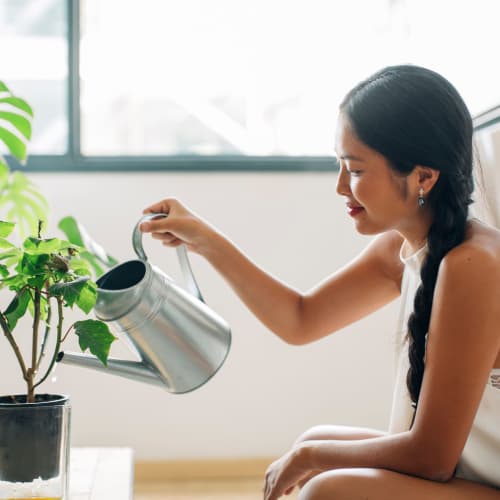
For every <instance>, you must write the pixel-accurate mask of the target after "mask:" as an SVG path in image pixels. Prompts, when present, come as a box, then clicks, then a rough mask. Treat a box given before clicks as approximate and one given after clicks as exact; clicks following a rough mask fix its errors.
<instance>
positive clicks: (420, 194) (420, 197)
mask: <svg viewBox="0 0 500 500" xmlns="http://www.w3.org/2000/svg"><path fill="white" fill-rule="evenodd" d="M424 205H425V198H424V188H420V190H419V192H418V206H419V207H420V208H422V207H423V206H424Z"/></svg>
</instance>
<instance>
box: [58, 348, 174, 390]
mask: <svg viewBox="0 0 500 500" xmlns="http://www.w3.org/2000/svg"><path fill="white" fill-rule="evenodd" d="M57 361H58V362H59V363H62V364H68V365H77V366H81V367H84V368H91V369H93V370H98V371H101V372H104V373H111V374H112V375H119V376H121V377H125V378H128V379H132V380H136V381H138V382H145V383H147V384H153V385H157V386H161V387H165V383H164V382H163V381H162V380H161V379H160V377H159V376H158V374H156V373H155V372H153V370H150V369H149V368H148V367H146V366H144V365H143V364H142V363H140V362H138V361H128V360H123V359H117V358H108V364H107V366H104V365H103V364H102V362H101V361H100V360H99V359H98V358H96V357H95V356H92V355H91V354H78V353H73V352H60V353H59V355H58V357H57Z"/></svg>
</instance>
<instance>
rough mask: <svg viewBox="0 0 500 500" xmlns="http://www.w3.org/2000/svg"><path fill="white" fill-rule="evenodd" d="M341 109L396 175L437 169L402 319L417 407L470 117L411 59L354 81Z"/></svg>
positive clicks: (464, 171) (462, 197)
mask: <svg viewBox="0 0 500 500" xmlns="http://www.w3.org/2000/svg"><path fill="white" fill-rule="evenodd" d="M340 111H341V112H342V113H343V114H344V116H345V117H346V118H347V120H348V121H349V123H350V125H351V127H352V130H353V131H354V133H355V134H356V136H357V137H358V138H359V139H360V140H361V141H362V142H363V143H365V144H366V145H367V146H368V147H370V148H371V149H374V150H375V151H377V152H379V153H380V154H382V155H383V156H384V157H385V158H386V159H387V161H388V163H389V165H390V167H391V168H392V169H393V171H394V172H395V173H396V174H398V175H401V176H407V175H409V174H410V173H411V172H412V171H413V169H414V168H415V166H416V165H422V166H426V167H430V168H432V169H436V170H438V171H439V172H440V174H439V177H438V180H437V182H436V184H435V185H434V186H433V188H432V189H431V191H430V192H429V194H428V198H427V199H426V204H427V205H428V206H429V208H430V210H431V213H432V223H431V226H430V229H429V233H428V235H427V246H428V253H427V256H426V258H425V259H424V262H423V264H422V268H421V272H420V277H421V285H420V286H419V288H418V289H417V292H416V294H415V299H414V304H413V312H412V314H411V315H410V317H409V320H408V340H409V346H408V356H409V362H410V369H409V371H408V375H407V379H406V383H407V387H408V391H409V393H410V396H411V399H412V401H413V403H414V404H415V405H416V404H417V401H418V397H419V394H420V389H421V386H422V379H423V375H424V368H425V361H424V360H425V346H426V336H427V332H428V329H429V322H430V317H431V310H432V300H433V295H434V289H435V286H436V279H437V274H438V270H439V265H440V263H441V260H442V259H443V257H444V256H445V255H446V254H447V253H448V252H449V251H450V250H451V249H452V248H454V247H456V246H457V245H459V244H460V243H462V242H463V241H464V238H465V230H466V223H467V216H468V207H469V205H470V203H472V200H471V195H472V191H473V188H474V186H473V176H472V164H473V159H472V158H473V146H472V133H473V126H472V119H471V116H470V113H469V111H468V109H467V106H466V105H465V103H464V101H463V99H462V98H461V97H460V95H459V93H458V92H457V90H456V89H455V88H454V87H453V86H452V85H451V84H450V82H448V81H447V80H446V79H445V78H443V77H442V76H441V75H439V74H437V73H436V72H434V71H431V70H429V69H426V68H422V67H420V66H414V65H399V66H389V67H387V68H384V69H382V70H380V71H378V72H377V73H375V74H374V75H372V76H371V77H369V78H367V79H366V80H364V81H362V82H360V83H359V84H358V85H357V86H356V87H354V88H353V89H352V90H351V91H350V92H349V93H348V94H347V96H346V97H345V98H344V100H343V101H342V103H341V105H340Z"/></svg>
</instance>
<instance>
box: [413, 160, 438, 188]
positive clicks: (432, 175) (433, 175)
mask: <svg viewBox="0 0 500 500" xmlns="http://www.w3.org/2000/svg"><path fill="white" fill-rule="evenodd" d="M414 173H415V180H416V182H417V188H418V189H419V190H420V189H423V190H424V195H426V194H428V193H429V191H430V190H431V189H432V188H433V187H434V185H435V184H436V182H437V180H438V179H439V170H436V169H435V168H431V167H425V166H423V165H417V166H416V167H415V170H414Z"/></svg>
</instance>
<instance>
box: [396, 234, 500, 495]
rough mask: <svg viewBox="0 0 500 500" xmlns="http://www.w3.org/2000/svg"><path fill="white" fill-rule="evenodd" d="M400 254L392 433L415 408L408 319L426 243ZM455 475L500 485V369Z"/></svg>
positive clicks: (404, 428) (487, 389)
mask: <svg viewBox="0 0 500 500" xmlns="http://www.w3.org/2000/svg"><path fill="white" fill-rule="evenodd" d="M404 246H405V245H404V244H403V246H402V247H401V251H400V258H401V261H402V262H403V263H404V264H405V268H404V272H403V279H402V282H401V309H400V314H399V319H398V328H397V333H396V341H395V344H396V356H395V364H396V381H395V386H394V394H393V401H392V410H391V419H390V424H389V432H390V433H398V432H404V431H407V430H408V429H410V427H411V423H412V419H413V414H414V409H413V407H412V405H411V399H410V395H409V393H408V389H407V387H406V374H407V372H408V368H409V361H408V341H407V338H406V335H407V323H408V318H409V316H410V314H411V312H412V311H413V299H414V297H415V292H416V291H417V288H418V287H419V285H420V267H421V265H422V263H423V260H424V258H425V255H426V253H427V245H425V246H423V247H422V248H420V249H419V250H417V251H416V252H415V253H414V254H412V255H410V256H408V257H404V256H403V254H404V248H403V247H404ZM455 474H456V476H457V477H462V478H464V479H469V480H471V481H478V482H481V483H485V484H489V485H490V486H496V487H497V488H500V369H499V368H495V369H493V370H492V371H491V373H490V377H489V379H488V383H487V384H486V387H485V389H484V393H483V397H482V399H481V402H480V404H479V408H478V410H477V413H476V417H475V419H474V422H473V424H472V428H471V431H470V434H469V437H468V438H467V442H466V444H465V447H464V450H463V452H462V455H461V457H460V461H459V462H458V466H457V470H456V473H455Z"/></svg>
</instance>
